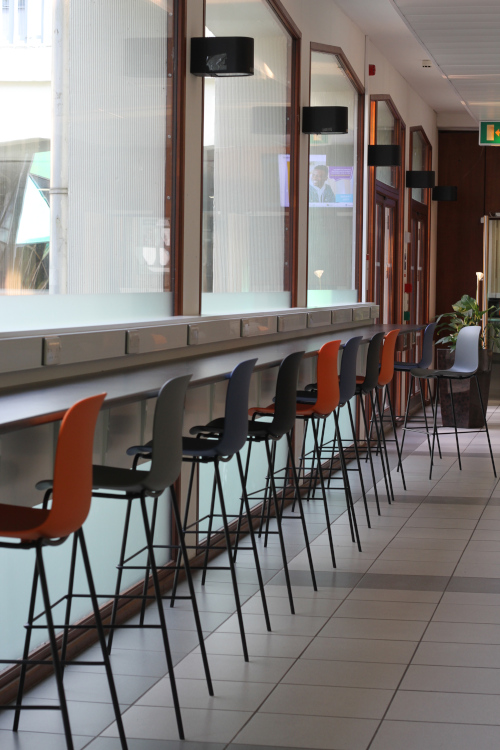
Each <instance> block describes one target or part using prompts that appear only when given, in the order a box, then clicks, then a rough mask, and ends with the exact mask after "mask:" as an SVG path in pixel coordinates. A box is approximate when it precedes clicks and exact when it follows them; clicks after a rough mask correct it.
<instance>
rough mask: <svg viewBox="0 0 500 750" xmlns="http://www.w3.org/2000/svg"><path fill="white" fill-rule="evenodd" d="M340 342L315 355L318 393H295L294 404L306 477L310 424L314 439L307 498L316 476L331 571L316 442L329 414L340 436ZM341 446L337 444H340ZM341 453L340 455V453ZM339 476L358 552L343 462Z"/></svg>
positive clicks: (353, 517)
mask: <svg viewBox="0 0 500 750" xmlns="http://www.w3.org/2000/svg"><path fill="white" fill-rule="evenodd" d="M340 345H341V342H340V341H329V342H328V343H326V344H323V346H322V347H321V349H320V350H319V352H318V363H317V380H318V382H317V391H316V392H313V393H312V394H311V393H310V392H309V391H298V392H297V404H296V414H295V416H296V419H302V420H303V421H304V423H305V428H304V437H303V440H302V451H301V466H302V468H303V471H304V473H305V443H306V436H307V428H308V426H309V424H311V427H312V431H313V439H314V450H313V461H312V464H311V474H310V479H309V492H308V499H309V497H310V491H311V488H312V487H313V484H314V481H315V480H317V477H318V475H319V483H320V487H321V495H322V498H323V506H324V509H325V519H326V530H327V534H328V542H329V545H330V552H331V556H332V563H333V567H334V568H335V567H336V562H335V552H334V549H333V538H332V530H331V527H330V514H329V511H328V502H327V499H326V489H325V483H324V478H323V467H322V464H321V451H320V447H319V439H318V425H317V424H316V420H318V422H319V420H320V419H326V418H327V417H329V416H330V415H331V414H333V418H334V421H335V433H336V435H337V439H338V438H339V436H340V431H339V424H338V415H337V412H336V409H337V407H338V405H339V402H340V390H339V376H338V355H339V351H340ZM339 444H340V441H339ZM341 453H342V452H341ZM342 475H343V477H344V485H345V487H346V505H347V512H348V517H349V525H350V528H351V535H352V538H353V541H354V540H355V537H356V540H357V542H358V547H359V549H361V544H360V540H359V533H358V530H357V523H356V515H355V513H354V504H353V502H352V496H351V495H350V490H349V479H348V477H347V472H346V471H345V466H344V462H343V461H342Z"/></svg>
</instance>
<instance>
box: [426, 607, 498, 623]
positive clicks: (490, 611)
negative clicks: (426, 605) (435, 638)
mask: <svg viewBox="0 0 500 750" xmlns="http://www.w3.org/2000/svg"><path fill="white" fill-rule="evenodd" d="M433 621H434V622H478V623H479V622H480V623H492V624H496V625H500V607H498V606H495V605H490V606H487V605H478V604H440V605H439V606H438V608H437V609H436V612H435V615H434V617H433Z"/></svg>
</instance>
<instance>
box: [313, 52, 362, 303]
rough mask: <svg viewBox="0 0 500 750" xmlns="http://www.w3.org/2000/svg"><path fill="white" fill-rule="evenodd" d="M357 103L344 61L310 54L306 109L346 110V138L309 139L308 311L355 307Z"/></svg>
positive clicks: (319, 53) (338, 57)
mask: <svg viewBox="0 0 500 750" xmlns="http://www.w3.org/2000/svg"><path fill="white" fill-rule="evenodd" d="M358 100H359V92H358V89H357V88H356V87H355V85H354V84H353V82H352V80H351V77H350V76H349V75H348V72H347V66H346V62H345V61H344V59H343V57H342V56H340V55H339V54H332V53H329V52H320V51H314V50H313V51H312V53H311V106H313V107H314V106H341V107H347V108H348V111H349V120H348V133H347V134H338V135H337V134H336V135H328V134H321V135H311V136H310V145H309V193H308V194H309V239H308V291H307V305H308V307H321V306H328V305H336V304H344V303H345V304H348V303H351V302H357V301H358V293H357V290H356V257H357V252H356V249H357V246H356V243H357V236H356V214H357V209H358V201H357V195H358V182H359V178H360V175H359V171H358V143H357V137H358Z"/></svg>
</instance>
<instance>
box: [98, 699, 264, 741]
mask: <svg viewBox="0 0 500 750" xmlns="http://www.w3.org/2000/svg"><path fill="white" fill-rule="evenodd" d="M251 715H252V714H251V713H249V712H243V711H211V710H206V709H194V708H185V709H184V710H183V712H182V720H183V724H184V731H185V734H186V739H187V740H189V741H190V742H229V741H230V740H232V738H233V737H234V736H235V735H236V733H237V732H238V731H239V730H240V729H241V728H242V727H243V726H244V725H245V724H246V723H247V721H248V719H250V717H251ZM123 723H124V727H125V733H126V735H127V737H130V738H131V739H138V740H142V739H145V740H177V739H178V733H177V726H176V722H175V714H174V710H173V709H172V708H161V707H160V708H159V707H154V706H132V708H129V710H128V711H127V712H126V713H125V714H124V716H123ZM103 736H105V737H116V736H117V730H116V725H115V724H112V725H111V726H110V727H108V728H107V729H106V731H105V732H103Z"/></svg>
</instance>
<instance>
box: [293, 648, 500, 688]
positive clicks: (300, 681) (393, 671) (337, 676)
mask: <svg viewBox="0 0 500 750" xmlns="http://www.w3.org/2000/svg"><path fill="white" fill-rule="evenodd" d="M405 669H406V667H405V666H404V665H402V664H380V663H379V664H377V663H366V662H365V663H362V662H352V661H335V662H331V661H320V662H318V660H315V659H308V658H307V654H304V655H303V657H302V658H301V659H298V660H297V661H296V662H295V664H294V666H293V667H292V668H291V669H290V670H289V671H288V672H287V673H286V675H285V676H284V677H283V680H282V684H289V685H330V686H337V687H357V688H379V689H384V690H395V689H396V688H397V686H398V684H399V682H400V680H401V678H402V676H403V673H404V671H405ZM493 671H494V670H493Z"/></svg>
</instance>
